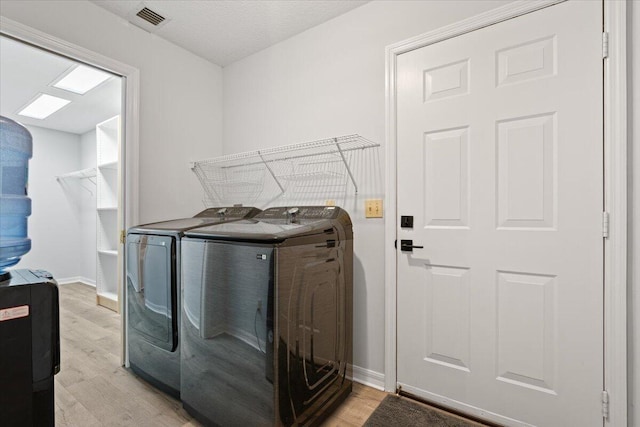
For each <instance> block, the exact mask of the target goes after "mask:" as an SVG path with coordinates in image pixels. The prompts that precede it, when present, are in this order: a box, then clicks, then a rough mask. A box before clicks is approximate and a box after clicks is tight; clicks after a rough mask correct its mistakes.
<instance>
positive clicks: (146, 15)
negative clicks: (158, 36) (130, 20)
mask: <svg viewBox="0 0 640 427" xmlns="http://www.w3.org/2000/svg"><path fill="white" fill-rule="evenodd" d="M136 16H139V17H140V18H142V19H144V20H145V21H147V22H148V23H150V24H152V25H155V26H158V25H159V24H160V23H161V22H162V21H164V16H162V15H159V14H157V13H155V12H154V11H153V10H151V9H149V8H148V7H143V8H142V10H140V11H139V12H138V13H136Z"/></svg>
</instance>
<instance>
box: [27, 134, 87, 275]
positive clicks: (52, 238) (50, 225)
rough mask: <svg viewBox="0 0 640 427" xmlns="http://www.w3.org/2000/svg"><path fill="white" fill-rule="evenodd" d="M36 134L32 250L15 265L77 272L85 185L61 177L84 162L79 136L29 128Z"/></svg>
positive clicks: (31, 171) (32, 171) (32, 162)
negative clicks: (59, 177) (62, 179)
mask: <svg viewBox="0 0 640 427" xmlns="http://www.w3.org/2000/svg"><path fill="white" fill-rule="evenodd" d="M27 128H28V129H29V132H31V136H32V137H33V158H32V159H31V160H30V161H29V190H28V192H29V197H30V198H31V211H32V213H31V216H30V217H29V221H28V230H27V233H28V235H29V237H30V238H31V251H30V252H29V253H27V254H26V255H25V256H24V257H23V258H22V260H20V262H19V263H18V264H17V265H16V267H15V268H31V269H43V270H48V271H49V272H51V273H52V274H53V276H54V277H55V278H56V279H65V278H70V277H76V276H78V262H79V259H78V257H79V255H80V251H79V245H80V228H79V226H78V224H79V222H80V204H79V202H80V198H79V195H80V193H79V191H80V189H79V188H78V186H77V185H76V184H75V183H70V184H68V183H64V182H58V181H57V180H56V176H57V175H62V174H64V173H67V172H73V171H75V170H77V169H78V167H79V165H80V154H79V153H80V150H79V144H80V138H79V136H78V135H75V134H71V133H67V132H60V131H55V130H50V129H44V128H40V127H35V126H27Z"/></svg>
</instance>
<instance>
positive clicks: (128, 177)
mask: <svg viewBox="0 0 640 427" xmlns="http://www.w3.org/2000/svg"><path fill="white" fill-rule="evenodd" d="M0 34H1V35H5V36H7V37H11V38H13V39H16V40H19V41H22V42H24V43H27V44H30V45H32V46H35V47H38V48H41V49H44V50H48V51H50V52H52V53H55V54H58V55H61V56H65V57H67V58H70V59H72V60H74V61H78V62H83V63H85V64H89V65H93V66H95V67H97V68H101V69H103V70H106V71H109V72H111V73H113V74H116V75H119V76H121V77H122V78H123V83H124V86H123V89H124V90H123V93H124V97H123V102H122V106H121V112H122V113H123V114H122V117H123V119H124V120H122V121H121V125H120V126H121V128H120V131H121V135H124V138H122V139H121V141H120V153H121V157H120V161H121V166H120V175H121V179H120V182H119V191H120V196H119V200H118V203H119V205H120V206H121V209H120V213H119V217H118V221H119V224H120V225H121V227H122V230H126V229H127V228H128V227H131V226H132V225H134V224H137V223H138V212H139V210H138V208H139V198H138V164H139V163H138V153H139V148H138V142H139V116H140V114H139V105H140V72H139V70H138V69H137V68H134V67H132V66H130V65H127V64H125V63H122V62H120V61H117V60H115V59H112V58H109V57H107V56H104V55H101V54H99V53H96V52H93V51H91V50H89V49H86V48H84V47H81V46H78V45H75V44H72V43H69V42H67V41H65V40H62V39H59V38H57V37H53V36H51V35H49V34H47V33H44V32H42V31H40V30H36V29H35V28H32V27H29V26H27V25H24V24H21V23H19V22H16V21H13V20H11V19H8V18H5V17H3V16H0ZM118 249H119V250H118V252H119V253H118V258H119V260H118V269H119V270H120V271H119V272H118V273H119V274H118V277H119V281H118V305H119V311H120V322H121V334H120V336H121V344H122V353H121V363H122V364H123V365H124V364H125V361H126V351H125V339H126V330H125V324H126V319H125V316H126V310H125V298H124V283H125V280H124V277H125V276H124V274H125V273H124V258H123V254H124V245H123V243H122V242H120V243H119V248H118Z"/></svg>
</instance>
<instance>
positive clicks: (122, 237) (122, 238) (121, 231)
mask: <svg viewBox="0 0 640 427" xmlns="http://www.w3.org/2000/svg"><path fill="white" fill-rule="evenodd" d="M125 238H126V233H125V232H124V230H120V243H122V244H123V245H124V240H125Z"/></svg>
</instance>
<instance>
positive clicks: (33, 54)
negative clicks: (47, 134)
mask: <svg viewBox="0 0 640 427" xmlns="http://www.w3.org/2000/svg"><path fill="white" fill-rule="evenodd" d="M75 64H77V62H75V61H72V60H70V59H67V58H65V57H63V56H59V55H54V54H52V53H50V52H47V51H44V50H41V49H38V48H35V47H33V46H29V45H27V44H24V43H21V42H18V41H15V40H12V39H9V38H6V37H0V94H2V96H0V115H3V116H5V117H9V118H10V119H12V120H15V121H17V122H20V123H22V124H25V125H34V126H40V127H43V128H48V129H55V130H60V131H63V132H71V133H76V134H83V133H85V132H87V131H89V130H92V129H94V128H95V125H96V124H98V123H100V122H102V121H104V120H107V119H109V118H111V117H113V116H115V115H116V114H119V113H120V106H121V104H122V96H121V93H120V86H121V83H120V78H119V77H115V76H114V77H112V78H111V79H109V80H107V81H106V82H104V83H102V84H101V85H100V86H98V87H96V88H95V89H92V90H90V91H89V92H87V93H86V94H84V95H77V94H75V93H72V92H68V91H66V90H62V89H58V88H56V87H53V86H51V83H53V82H54V81H56V80H57V79H58V78H59V77H60V76H61V75H62V74H63V73H65V72H66V71H68V70H69V69H70V68H72V67H74V66H75ZM39 93H46V94H48V95H53V96H57V97H59V98H64V99H68V100H70V101H71V103H69V104H68V105H66V106H65V107H63V108H62V109H60V110H58V111H56V112H55V113H53V114H52V115H50V116H49V117H47V118H45V119H43V120H38V119H32V118H29V117H24V116H19V115H17V114H16V113H17V112H18V111H20V110H21V109H22V107H24V106H25V105H26V104H27V103H28V102H30V101H31V100H33V99H34V98H35V97H36V96H37V95H38V94H39Z"/></svg>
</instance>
